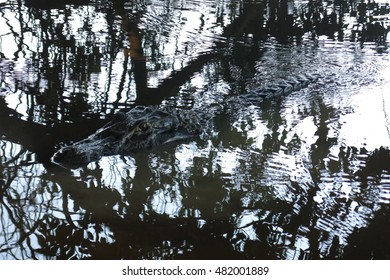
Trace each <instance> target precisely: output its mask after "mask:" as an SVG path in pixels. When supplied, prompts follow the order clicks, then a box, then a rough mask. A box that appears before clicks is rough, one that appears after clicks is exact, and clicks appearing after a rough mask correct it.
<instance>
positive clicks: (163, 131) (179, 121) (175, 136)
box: [52, 107, 202, 168]
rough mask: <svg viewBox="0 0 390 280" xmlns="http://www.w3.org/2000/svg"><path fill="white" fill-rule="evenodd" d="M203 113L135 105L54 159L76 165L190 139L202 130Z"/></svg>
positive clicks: (69, 166) (68, 147)
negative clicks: (201, 117)
mask: <svg viewBox="0 0 390 280" xmlns="http://www.w3.org/2000/svg"><path fill="white" fill-rule="evenodd" d="M201 129H202V122H201V120H200V118H199V115H197V114H194V113H193V112H190V111H188V110H182V109H178V108H163V109H161V108H157V107H135V108H133V109H132V110H131V111H130V112H128V113H118V114H116V115H115V117H114V119H113V120H112V121H111V122H109V123H107V124H106V125H105V126H103V127H102V128H101V129H99V130H98V131H96V133H94V134H92V135H90V136H89V137H88V138H86V139H84V140H81V141H79V142H76V143H74V144H72V145H70V146H66V147H63V148H61V149H60V150H59V151H57V152H56V153H55V154H54V155H53V157H52V161H53V162H54V163H56V164H58V165H61V166H64V167H67V168H75V167H79V166H82V165H86V164H88V163H90V162H93V161H96V160H99V159H100V158H101V157H103V156H110V155H130V154H132V153H135V152H138V151H145V150H152V149H155V148H159V147H161V146H163V145H166V144H169V143H173V142H178V141H185V140H188V139H190V138H192V137H194V136H196V135H198V134H199V133H200V131H201Z"/></svg>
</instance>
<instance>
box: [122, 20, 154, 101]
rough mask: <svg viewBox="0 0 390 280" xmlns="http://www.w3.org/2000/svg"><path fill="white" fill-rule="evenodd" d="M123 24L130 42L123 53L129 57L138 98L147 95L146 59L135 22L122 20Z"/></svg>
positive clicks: (126, 57)
mask: <svg viewBox="0 0 390 280" xmlns="http://www.w3.org/2000/svg"><path fill="white" fill-rule="evenodd" d="M123 25H124V27H123V28H124V30H125V31H126V32H127V40H128V42H129V44H130V47H129V48H124V55H125V59H126V60H127V59H128V58H129V57H130V59H131V64H132V66H133V72H134V79H135V84H136V90H137V99H138V97H142V96H143V95H148V88H147V70H146V59H145V56H144V52H143V49H142V38H141V34H140V30H139V29H138V27H137V24H136V23H134V22H131V21H130V20H124V22H123Z"/></svg>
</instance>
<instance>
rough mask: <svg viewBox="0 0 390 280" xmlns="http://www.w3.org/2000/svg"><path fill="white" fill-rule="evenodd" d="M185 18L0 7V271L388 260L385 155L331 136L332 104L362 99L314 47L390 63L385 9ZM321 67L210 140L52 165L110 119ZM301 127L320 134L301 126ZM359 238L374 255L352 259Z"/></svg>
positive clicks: (236, 116)
mask: <svg viewBox="0 0 390 280" xmlns="http://www.w3.org/2000/svg"><path fill="white" fill-rule="evenodd" d="M187 2H188V3H187ZM187 2H186V3H184V2H177V1H163V2H161V1H149V2H147V3H144V1H131V2H129V1H108V2H107V1H106V2H103V1H94V3H93V4H91V3H89V1H57V2H56V3H55V6H53V3H52V1H27V0H26V1H25V5H24V4H23V3H22V2H21V1H17V2H12V3H7V4H6V5H2V6H1V7H0V19H1V24H2V26H4V27H5V29H6V30H7V31H2V32H4V33H2V34H1V36H2V40H3V39H4V40H3V42H6V43H2V47H1V48H0V50H1V54H0V55H1V61H0V74H1V75H0V88H1V92H0V95H1V96H0V133H1V135H2V137H3V138H2V140H1V141H0V151H1V154H0V163H1V165H0V176H1V177H0V192H1V205H0V216H1V221H0V224H1V227H2V229H3V230H2V232H3V234H2V235H0V252H1V253H0V254H1V257H2V258H5V259H6V258H8V259H28V258H32V259H35V258H36V259H43V258H53V259H54V258H56V259H110V258H112V259H122V258H123V259H180V258H182V259H206V258H207V259H211V258H218V259H221V258H244V259H249V258H255V259H262V258H269V259H308V258H311V259H319V258H353V257H356V258H368V257H369V256H370V257H374V258H388V249H385V250H386V251H385V252H383V251H381V250H380V246H381V244H384V246H385V248H387V247H388V246H387V242H386V241H385V240H384V239H383V238H379V237H378V239H377V238H376V237H377V236H376V235H377V234H378V232H380V229H381V224H380V223H388V221H387V220H386V219H385V218H386V213H387V211H388V210H387V206H384V205H386V204H388V203H389V197H388V190H387V189H388V177H389V176H388V173H389V170H388V168H387V166H384V165H381V163H385V162H388V150H386V149H385V148H382V149H380V150H378V151H375V152H373V153H371V152H370V151H367V150H364V149H360V148H358V147H354V146H346V145H343V144H341V143H340V139H339V138H337V137H331V136H330V135H331V132H332V131H331V130H332V129H334V127H333V128H332V127H330V124H332V125H334V126H335V127H337V126H341V125H342V121H341V120H340V119H339V118H340V115H341V113H340V110H341V109H340V108H339V107H337V106H336V105H331V104H329V103H330V102H329V99H330V98H329V95H330V94H332V93H333V94H335V92H338V91H341V92H343V93H345V94H348V93H349V92H348V91H346V90H345V88H347V87H352V86H353V83H356V82H358V84H359V86H363V83H360V80H359V79H358V78H359V77H356V76H354V77H352V78H348V77H347V78H346V79H347V80H344V78H343V76H342V75H340V73H339V72H337V71H334V70H333V68H332V66H330V64H327V62H328V61H326V59H327V57H326V56H328V55H329V53H322V52H321V50H320V49H319V48H318V40H320V38H321V36H324V35H325V36H327V37H328V38H330V40H336V39H337V40H339V41H359V42H361V44H362V46H363V45H364V42H366V41H373V42H375V43H376V45H377V46H381V47H383V48H386V47H387V41H386V39H387V33H388V30H389V27H387V26H386V24H387V22H386V20H385V17H386V16H387V15H388V14H389V6H388V5H379V4H377V3H375V2H372V1H369V2H364V1H333V2H327V1H308V3H304V4H302V3H301V2H299V1H295V2H294V1H285V0H280V1H275V0H269V1H227V2H226V1H215V4H214V6H208V4H207V3H206V4H200V3H198V2H192V1H187ZM65 4H66V5H65ZM199 5H204V6H201V7H200V6H199ZM203 8H204V9H203ZM15 23H17V24H15ZM304 40H309V41H310V43H306V42H304ZM312 42H314V43H312ZM8 43H9V44H10V46H11V48H10V49H12V51H10V50H9V49H8V48H5V46H6V44H8ZM304 44H307V45H306V46H302V48H300V47H299V46H300V45H304ZM307 46H309V48H310V49H314V50H307V49H309V48H308V47H307ZM295 47H297V48H295ZM283 48H285V49H289V51H288V52H285V51H283ZM267 51H269V52H271V53H272V52H274V54H273V55H270V56H269V57H268V58H264V56H265V53H266V52H267ZM302 52H305V54H304V55H301V53H302ZM305 55H307V56H305ZM329 56H331V55H329ZM281 57H282V58H281ZM286 57H287V58H286ZM302 57H303V58H302ZM324 57H325V58H324ZM266 59H269V61H267V60H266ZM364 59H365V58H362V60H364ZM270 60H272V61H270ZM356 60H359V59H356ZM324 61H325V63H324ZM344 62H349V61H348V58H345V57H343V58H339V60H336V61H335V63H334V64H337V63H338V64H343V63H344ZM354 63H358V62H356V61H354ZM313 65H316V67H318V68H320V69H325V68H326V72H327V74H328V75H329V77H330V78H323V79H324V80H323V81H322V84H319V85H317V86H315V85H313V86H311V87H309V89H306V90H305V89H303V90H301V91H299V92H298V93H297V94H296V95H293V94H292V95H291V96H288V97H287V96H281V97H275V98H272V99H267V100H264V102H262V103H261V104H255V105H253V106H243V105H242V104H230V105H229V104H228V105H226V106H225V107H224V109H223V110H222V111H223V112H222V113H220V114H219V115H217V116H216V118H215V120H214V122H213V123H212V124H210V128H209V129H208V131H209V132H210V135H208V136H207V137H204V138H202V139H198V140H195V141H193V142H191V143H186V144H181V145H178V146H175V147H171V148H168V149H166V150H164V151H153V152H150V153H144V154H138V155H134V156H115V157H110V158H106V159H103V160H102V161H99V162H95V163H91V164H90V165H88V166H87V167H83V168H80V169H77V170H64V169H62V168H60V167H58V166H54V165H52V164H51V163H50V156H51V155H52V154H53V152H54V150H55V148H56V147H57V146H59V145H60V144H62V143H65V142H66V143H68V142H71V141H75V140H78V139H80V138H83V137H86V136H87V135H89V134H90V133H91V132H93V131H95V130H96V129H97V128H98V127H101V126H102V125H103V123H104V119H106V118H110V117H111V116H112V115H113V113H114V112H116V111H119V110H127V109H128V108H130V107H132V106H134V105H137V104H143V105H150V104H160V105H161V106H181V107H186V108H192V107H193V106H198V107H204V108H212V105H216V103H217V105H218V104H219V105H220V103H223V100H226V97H227V95H239V94H240V93H242V92H243V91H245V90H247V88H248V87H249V86H248V84H251V83H250V82H248V80H252V78H253V80H255V82H253V83H254V84H255V86H258V85H259V84H265V83H267V82H270V81H271V82H272V81H275V80H277V79H278V78H284V77H286V76H287V77H289V76H292V74H291V73H302V72H304V71H306V70H313V69H312V68H313ZM324 65H325V66H324ZM272 68H275V69H277V70H272ZM337 69H338V68H337ZM332 71H333V72H332ZM256 75H258V76H256ZM355 78H356V79H355ZM363 78H366V77H365V76H364V77H363ZM348 79H349V80H348ZM335 88H336V90H335ZM313 96H315V97H313ZM233 100H234V99H233ZM335 100H338V99H337V98H335ZM332 101H333V100H332ZM288 102H290V103H288ZM209 105H210V106H209ZM229 106H230V107H229ZM342 109H344V108H342ZM306 122H307V123H309V124H310V125H311V126H308V127H309V128H311V129H312V130H313V135H309V136H307V134H305V133H306V132H302V130H303V129H301V128H299V127H298V126H299V125H302V123H306ZM302 126H303V127H304V128H306V127H305V126H304V125H302ZM314 139H315V140H314ZM378 164H379V166H378ZM378 209H379V210H378ZM376 217H377V218H378V220H376ZM370 224H371V225H370ZM372 230H373V231H374V234H373V233H372V232H371V231H372ZM362 236H363V237H362ZM366 236H368V237H367V239H369V240H370V239H373V238H375V240H379V241H378V243H376V244H375V246H374V247H372V248H370V246H369V245H366V244H363V245H362V247H361V248H363V249H362V251H361V252H356V250H355V248H356V247H355V246H357V244H358V243H359V242H360V241H361V240H362V238H366ZM381 237H383V236H382V235H381ZM360 253H361V254H360Z"/></svg>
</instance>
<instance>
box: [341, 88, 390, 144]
mask: <svg viewBox="0 0 390 280" xmlns="http://www.w3.org/2000/svg"><path fill="white" fill-rule="evenodd" d="M389 85H390V84H387V85H383V86H381V87H376V88H365V89H363V90H361V92H360V93H359V94H357V95H355V96H352V97H351V107H352V108H353V109H354V112H352V113H350V114H347V115H341V116H340V123H341V128H340V135H339V137H340V140H341V141H343V142H344V143H345V144H346V145H347V146H353V147H361V146H362V145H363V146H364V147H365V148H366V149H368V150H374V149H376V148H379V147H381V146H385V147H390V94H389V92H388V90H386V88H389Z"/></svg>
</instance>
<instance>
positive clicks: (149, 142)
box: [52, 75, 317, 168]
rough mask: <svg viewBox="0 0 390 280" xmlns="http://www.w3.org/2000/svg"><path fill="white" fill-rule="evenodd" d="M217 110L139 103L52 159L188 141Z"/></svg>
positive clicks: (298, 81)
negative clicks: (140, 104) (139, 104)
mask: <svg viewBox="0 0 390 280" xmlns="http://www.w3.org/2000/svg"><path fill="white" fill-rule="evenodd" d="M316 79H317V76H314V75H305V76H303V75H300V76H298V77H296V78H291V79H287V80H283V81H280V82H277V83H275V84H272V85H268V86H263V87H259V88H255V89H254V90H251V91H249V92H247V93H245V94H242V95H236V96H232V97H230V99H228V100H227V104H228V103H230V104H232V103H234V104H237V103H238V104H247V103H252V102H259V101H261V100H263V99H264V98H269V97H271V96H275V95H280V94H288V93H291V92H292V91H297V90H300V89H302V88H304V87H307V86H308V85H309V84H310V82H313V81H314V80H316ZM217 112H218V110H217V111H215V110H207V109H191V110H188V109H180V108H172V107H163V106H149V107H142V106H137V107H134V108H133V109H131V110H130V111H129V112H127V113H117V114H116V115H115V116H114V118H113V120H112V121H110V122H109V123H107V124H106V125H105V126H103V127H102V128H100V129H99V130H98V131H96V132H95V133H94V134H92V135H90V136H89V137H88V138H86V139H83V140H81V141H79V142H75V143H74V144H72V145H69V146H65V147H63V148H61V149H60V150H58V151H57V152H56V153H55V154H54V155H53V157H52V161H53V162H54V163H56V164H58V165H61V166H63V167H66V168H76V167H80V166H83V165H86V164H88V163H90V162H93V161H97V160H99V159H101V158H102V157H104V156H111V155H131V154H133V153H136V152H139V151H147V150H153V149H156V148H161V147H163V146H165V145H167V144H172V143H177V142H183V141H184V142H185V141H189V140H190V139H193V138H194V137H196V136H198V135H200V134H201V133H203V132H204V130H205V127H207V123H208V122H209V121H210V119H212V118H213V117H214V115H215V114H217Z"/></svg>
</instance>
